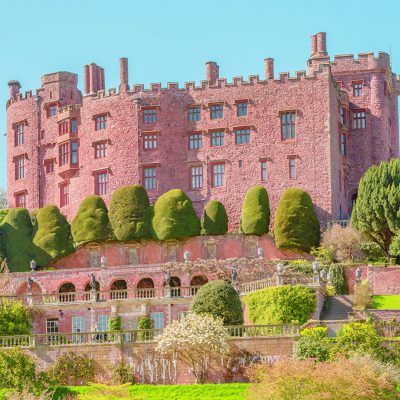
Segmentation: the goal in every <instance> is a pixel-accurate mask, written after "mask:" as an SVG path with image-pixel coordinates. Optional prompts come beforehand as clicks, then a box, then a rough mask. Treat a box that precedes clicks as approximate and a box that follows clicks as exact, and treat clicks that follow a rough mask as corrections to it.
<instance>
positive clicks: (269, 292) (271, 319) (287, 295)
mask: <svg viewBox="0 0 400 400" xmlns="http://www.w3.org/2000/svg"><path fill="white" fill-rule="evenodd" d="M244 302H245V304H246V307H247V313H248V314H247V315H248V317H249V319H250V320H251V321H252V322H253V323H254V324H261V325H262V324H289V323H291V322H293V321H296V322H298V323H300V324H304V323H305V322H306V321H307V320H308V318H309V316H310V314H311V313H312V312H313V311H314V310H315V306H316V299H315V292H314V291H313V290H312V289H310V288H306V287H304V286H300V285H296V286H276V287H270V288H266V289H262V290H258V291H256V292H253V293H249V294H248V295H246V296H245V297H244Z"/></svg>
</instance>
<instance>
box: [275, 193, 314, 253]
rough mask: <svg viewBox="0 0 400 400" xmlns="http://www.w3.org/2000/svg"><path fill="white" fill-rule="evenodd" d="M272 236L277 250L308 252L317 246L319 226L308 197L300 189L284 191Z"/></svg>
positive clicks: (277, 210)
mask: <svg viewBox="0 0 400 400" xmlns="http://www.w3.org/2000/svg"><path fill="white" fill-rule="evenodd" d="M274 235H275V241H276V244H277V247H278V248H279V249H290V250H300V251H305V252H309V251H310V249H311V247H313V246H317V245H318V242H319V237H320V226H319V221H318V218H317V216H316V214H315V211H314V207H313V204H312V201H311V198H310V196H309V195H308V193H307V192H305V191H304V190H302V189H297V188H289V189H286V190H285V191H284V192H283V194H282V196H281V198H280V200H279V203H278V207H277V209H276V215H275V226H274Z"/></svg>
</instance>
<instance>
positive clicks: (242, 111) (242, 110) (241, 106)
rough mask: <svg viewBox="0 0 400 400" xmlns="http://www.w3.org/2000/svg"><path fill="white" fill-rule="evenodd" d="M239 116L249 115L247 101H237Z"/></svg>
mask: <svg viewBox="0 0 400 400" xmlns="http://www.w3.org/2000/svg"><path fill="white" fill-rule="evenodd" d="M237 116H238V117H246V116H247V101H241V102H240V103H237Z"/></svg>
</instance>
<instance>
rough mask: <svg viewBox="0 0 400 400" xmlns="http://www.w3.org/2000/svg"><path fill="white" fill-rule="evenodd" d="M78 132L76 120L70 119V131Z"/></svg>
mask: <svg viewBox="0 0 400 400" xmlns="http://www.w3.org/2000/svg"><path fill="white" fill-rule="evenodd" d="M76 132H78V123H77V122H76V119H75V118H74V119H71V133H76Z"/></svg>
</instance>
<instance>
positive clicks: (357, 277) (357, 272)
mask: <svg viewBox="0 0 400 400" xmlns="http://www.w3.org/2000/svg"><path fill="white" fill-rule="evenodd" d="M361 275H362V271H361V268H360V267H358V268H357V269H356V280H357V281H361Z"/></svg>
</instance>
